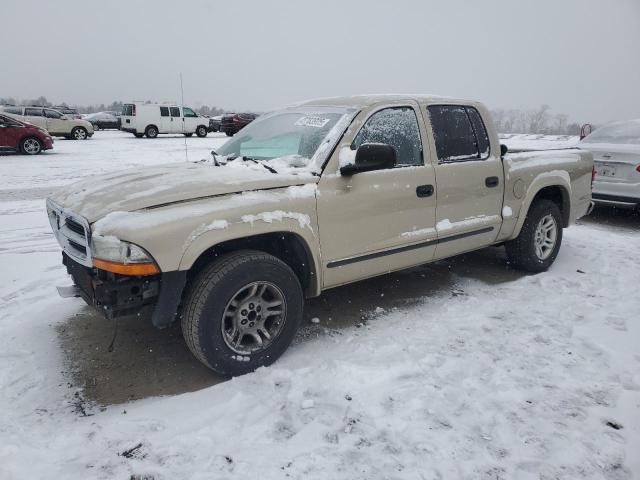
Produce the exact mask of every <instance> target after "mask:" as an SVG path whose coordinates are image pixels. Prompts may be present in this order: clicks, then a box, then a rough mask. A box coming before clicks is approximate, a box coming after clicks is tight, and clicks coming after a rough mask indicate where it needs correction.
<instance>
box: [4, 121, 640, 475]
mask: <svg viewBox="0 0 640 480" xmlns="http://www.w3.org/2000/svg"><path fill="white" fill-rule="evenodd" d="M223 140H224V139H223V138H222V137H211V136H210V137H208V138H206V139H198V138H190V139H188V141H187V144H188V146H189V158H190V159H192V160H195V159H198V158H202V157H206V156H207V155H208V151H209V150H210V149H211V148H215V147H216V146H218V145H220V143H221V142H222V141H223ZM165 161H184V140H183V139H182V138H179V137H170V138H161V139H158V140H153V141H151V140H135V139H134V138H133V137H131V136H129V135H126V134H122V133H119V132H97V133H96V135H95V137H94V138H93V139H92V140H89V141H86V142H72V141H57V142H56V144H55V150H54V151H53V152H51V153H46V154H44V155H41V156H38V157H35V158H30V157H24V156H0V478H1V479H3V480H4V479H21V480H22V479H27V478H28V479H41V478H42V479H45V478H64V479H88V478H129V477H130V476H131V475H140V476H142V475H151V476H153V478H155V479H183V478H184V479H205V478H207V479H209V478H215V479H219V478H220V479H222V478H260V479H271V478H274V479H275V478H286V477H289V478H318V479H350V480H351V479H358V478H362V479H365V478H366V479H373V478H388V479H395V478H398V479H400V478H402V479H404V478H408V479H409V478H410V479H459V478H464V479H466V478H469V479H477V478H481V479H516V478H517V479H521V478H523V479H552V478H554V479H555V478H558V479H570V478H576V479H583V478H589V479H591V478H594V479H595V478H605V479H631V478H640V318H639V316H638V311H640V308H639V307H640V300H639V298H640V297H639V296H638V285H640V256H638V252H640V234H639V232H640V222H638V221H637V219H631V220H630V221H628V222H627V221H625V222H622V225H621V226H620V225H610V224H604V223H599V222H598V221H593V220H588V221H583V222H581V224H580V225H577V226H573V227H571V228H570V229H568V230H566V231H565V238H564V243H563V247H562V250H561V252H560V255H559V257H558V260H557V261H556V263H555V264H554V266H553V267H552V268H551V270H550V271H549V272H547V273H544V274H540V275H531V276H526V275H522V274H520V273H517V272H513V271H510V270H508V269H507V268H505V267H504V266H503V261H504V260H503V253H502V250H501V249H499V248H491V249H487V250H484V251H482V252H478V253H475V254H472V255H468V256H466V257H463V258H462V259H457V260H452V261H447V262H439V263H438V264H435V265H431V266H427V267H424V268H421V269H417V270H416V271H414V272H413V273H412V274H411V275H409V274H399V275H395V276H391V277H387V278H389V280H387V281H388V282H394V284H395V283H396V282H397V283H398V285H400V287H398V288H405V287H406V286H407V285H409V284H410V283H413V284H415V283H417V282H423V283H424V284H426V285H428V287H429V290H430V291H431V294H430V295H428V296H425V297H421V298H415V299H413V301H412V302H410V303H409V304H405V302H401V301H397V302H396V301H394V300H393V299H390V298H389V295H388V294H387V296H385V297H380V302H379V303H377V302H375V301H374V302H372V303H371V304H370V311H369V312H368V314H367V315H365V317H366V318H367V319H368V320H367V321H365V322H364V323H363V324H361V325H359V326H355V325H354V326H347V327H344V326H343V327H340V328H336V327H335V326H332V325H333V324H332V322H331V320H330V319H329V317H333V319H334V320H335V319H336V318H339V317H340V316H341V315H343V313H341V312H343V311H346V310H347V309H348V308H349V305H350V303H351V301H352V300H353V302H354V303H355V302H356V301H357V299H356V298H353V297H354V296H357V295H359V294H362V289H361V288H360V287H359V286H357V285H356V286H350V287H343V288H342V289H341V292H342V294H339V295H335V294H332V295H333V296H331V297H330V298H332V299H334V301H335V302H336V304H335V305H329V306H328V307H329V310H328V314H327V317H326V318H325V317H320V318H319V323H316V322H317V320H314V325H313V328H314V330H313V331H314V332H315V333H316V334H314V335H310V336H306V337H304V338H302V339H300V340H299V341H297V342H296V343H295V345H293V346H292V347H291V348H290V349H289V351H288V352H287V353H285V355H284V356H283V357H282V358H281V359H280V360H279V361H278V362H277V363H276V364H274V365H273V366H272V367H270V368H263V369H260V370H258V371H257V372H255V373H253V374H249V375H246V376H244V377H241V378H236V379H233V380H230V381H227V382H224V383H221V384H218V385H215V386H212V387H208V388H205V389H202V390H200V391H197V392H192V393H185V394H182V395H176V396H172V397H169V396H166V397H154V398H146V399H143V400H138V401H135V402H130V403H127V404H124V405H123V404H120V405H103V406H101V405H93V406H92V405H84V406H82V408H80V409H79V408H78V402H77V401H76V400H77V396H75V395H78V396H81V395H82V391H81V388H80V387H81V386H80V385H74V384H73V379H72V378H69V377H67V376H66V375H65V374H64V373H62V372H65V371H66V369H65V366H64V364H65V362H66V361H67V359H66V358H65V353H64V352H63V350H62V348H61V346H60V340H59V336H58V333H57V331H58V329H59V328H60V327H61V326H64V325H65V324H67V323H68V322H70V320H71V319H72V318H73V317H74V315H76V314H78V312H80V311H82V310H83V309H84V307H83V303H82V302H81V301H80V300H77V299H61V298H58V296H57V294H56V293H55V285H60V284H63V285H64V284H68V280H67V277H66V275H65V271H64V268H63V267H62V266H61V265H60V253H59V249H58V246H57V244H56V242H55V240H54V239H53V237H52V235H51V233H50V231H49V227H48V222H47V218H46V215H45V213H44V204H43V199H42V197H43V195H44V194H45V193H46V192H47V191H50V190H51V189H53V188H54V187H56V186H60V185H62V184H65V183H68V182H69V181H70V180H73V179H77V178H82V177H84V176H86V175H88V174H90V173H97V172H106V171H113V170H118V169H122V168H126V167H129V166H136V165H150V164H156V163H163V162H165ZM611 215H614V214H611ZM605 218H606V216H605ZM634 222H635V223H634ZM487 272H488V273H487ZM381 281H382V282H384V281H385V280H384V279H382V280H381ZM339 299H342V300H339ZM381 305H384V307H385V308H382V307H380V306H381ZM376 307H379V308H376ZM105 342H108V339H105ZM152 374H153V372H150V375H152ZM137 478H139V477H137ZM149 478H151V477H149Z"/></svg>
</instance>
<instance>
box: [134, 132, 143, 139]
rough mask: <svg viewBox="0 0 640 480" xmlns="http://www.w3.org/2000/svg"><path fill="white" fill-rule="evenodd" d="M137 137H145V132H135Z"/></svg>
mask: <svg viewBox="0 0 640 480" xmlns="http://www.w3.org/2000/svg"><path fill="white" fill-rule="evenodd" d="M133 135H134V136H135V137H136V138H142V137H144V133H134V134H133Z"/></svg>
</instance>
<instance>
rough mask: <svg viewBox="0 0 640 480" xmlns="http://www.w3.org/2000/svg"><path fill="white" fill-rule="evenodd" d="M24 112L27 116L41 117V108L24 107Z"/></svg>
mask: <svg viewBox="0 0 640 480" xmlns="http://www.w3.org/2000/svg"><path fill="white" fill-rule="evenodd" d="M24 114H25V115H27V116H29V117H42V109H41V108H25V109H24Z"/></svg>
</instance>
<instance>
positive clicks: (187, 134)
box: [184, 133, 193, 137]
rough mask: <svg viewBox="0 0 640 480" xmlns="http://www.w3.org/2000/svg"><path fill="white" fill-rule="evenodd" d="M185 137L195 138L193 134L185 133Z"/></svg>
mask: <svg viewBox="0 0 640 480" xmlns="http://www.w3.org/2000/svg"><path fill="white" fill-rule="evenodd" d="M184 136H185V137H193V133H185V134H184Z"/></svg>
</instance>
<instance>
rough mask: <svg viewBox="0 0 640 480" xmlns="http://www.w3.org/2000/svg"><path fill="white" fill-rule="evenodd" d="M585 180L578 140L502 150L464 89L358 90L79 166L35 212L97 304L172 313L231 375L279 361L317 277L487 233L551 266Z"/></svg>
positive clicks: (372, 266) (582, 203) (350, 276)
mask: <svg viewBox="0 0 640 480" xmlns="http://www.w3.org/2000/svg"><path fill="white" fill-rule="evenodd" d="M592 178H593V158H592V155H591V154H590V153H589V152H585V151H579V150H558V151H547V152H528V153H522V154H514V155H509V154H507V153H506V149H504V147H502V148H501V145H500V144H499V143H498V136H497V134H496V132H495V130H494V126H493V123H492V121H491V118H490V116H489V114H488V113H487V110H486V108H485V107H484V106H483V105H481V104H479V103H477V102H470V101H463V100H454V99H450V98H438V97H433V96H392V95H378V96H356V97H348V98H330V99H323V100H316V101H310V102H306V103H302V104H299V105H295V106H292V107H289V108H285V109H283V110H279V111H275V112H273V113H270V114H267V115H263V116H261V117H259V118H258V119H257V120H255V121H254V122H253V123H251V124H250V125H249V126H247V127H246V128H245V129H243V130H242V131H241V132H240V133H239V134H238V135H236V136H235V137H233V139H231V140H229V141H228V142H227V143H226V144H224V145H223V146H222V148H220V149H219V150H218V151H217V152H212V157H211V159H205V160H202V161H200V162H196V163H186V162H185V163H177V164H170V165H166V166H160V167H157V168H144V169H139V170H130V171H123V172H117V173H112V174H110V175H103V176H100V177H96V178H93V179H90V180H87V181H83V182H81V183H78V184H75V185H73V186H71V187H68V188H67V189H66V190H65V191H62V192H60V193H58V194H57V195H54V196H53V197H52V198H50V199H48V201H47V210H48V214H49V218H50V221H51V225H52V227H53V230H54V233H55V235H56V237H57V239H58V241H59V242H60V244H61V245H62V248H63V262H64V264H65V265H66V266H67V269H68V272H69V273H70V274H71V276H72V278H73V280H74V284H75V287H72V289H71V291H70V292H69V293H76V294H77V295H80V296H82V297H83V298H84V299H85V300H86V301H87V302H88V303H89V304H90V305H93V306H95V307H96V308H97V309H99V310H100V311H102V312H104V314H105V315H106V316H107V317H108V318H115V317H119V316H124V315H130V314H136V313H138V312H139V311H140V310H141V309H142V308H143V307H146V306H148V307H151V308H152V314H151V319H152V321H153V323H154V325H156V326H157V327H165V326H167V325H169V324H170V323H172V322H174V321H176V320H180V321H181V322H182V329H183V332H184V336H185V339H186V341H187V344H188V345H189V348H190V349H191V350H192V351H193V353H194V355H195V356H196V357H197V358H198V359H200V360H201V361H202V362H203V363H204V364H205V365H207V366H208V367H210V368H212V369H213V370H216V371H217V372H220V373H223V374H228V375H239V374H242V373H245V372H249V371H251V370H253V369H255V368H257V367H259V366H261V365H267V364H270V363H271V362H273V361H275V360H276V359H277V358H278V357H279V356H280V355H281V354H282V353H283V352H284V351H285V349H286V348H287V346H288V345H289V343H290V342H291V340H292V338H293V337H294V335H295V333H296V330H297V328H298V326H299V325H300V321H301V318H302V312H303V306H304V299H305V298H309V297H314V296H317V295H320V294H321V293H322V292H323V291H324V290H326V289H329V288H332V287H336V286H338V285H344V284H347V283H351V282H356V281H358V280H362V279H365V278H369V277H373V276H376V275H382V274H385V273H388V272H392V271H396V270H400V269H403V268H407V267H411V266H415V265H419V264H424V263H428V262H432V261H434V260H438V259H442V258H446V257H451V256H453V255H457V254H460V253H463V252H468V251H470V250H476V249H480V248H484V247H487V246H489V245H496V244H504V245H505V247H506V251H507V254H508V258H509V261H510V263H512V264H513V265H514V266H515V267H517V268H521V269H523V270H526V271H530V272H541V271H544V270H546V269H547V268H549V266H550V265H551V264H552V263H553V261H554V260H555V258H556V256H557V255H558V251H559V249H560V244H561V241H562V230H563V228H566V227H568V226H569V225H570V224H571V223H572V222H574V221H575V220H576V219H577V218H579V217H581V216H583V215H585V214H587V213H588V211H589V209H590V208H591V205H592V203H591V183H592Z"/></svg>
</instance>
